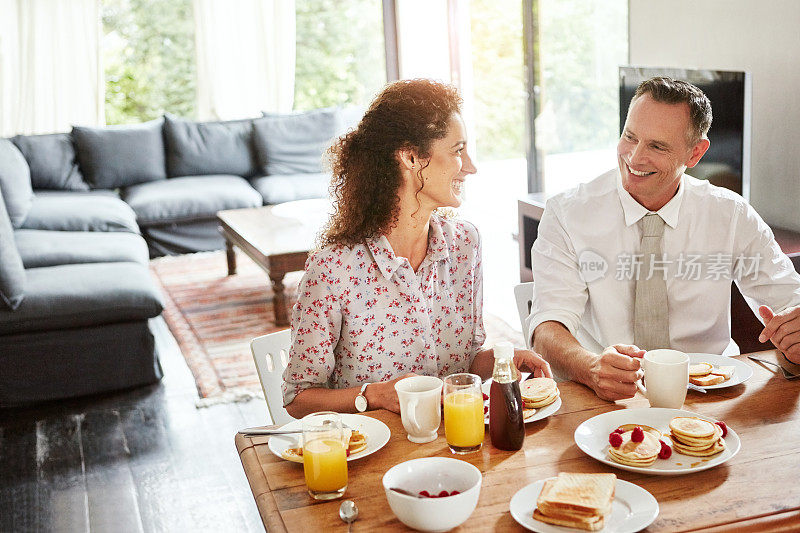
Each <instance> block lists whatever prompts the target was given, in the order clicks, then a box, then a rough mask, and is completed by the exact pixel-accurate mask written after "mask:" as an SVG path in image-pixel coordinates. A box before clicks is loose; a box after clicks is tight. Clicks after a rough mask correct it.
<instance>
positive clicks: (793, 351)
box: [758, 305, 800, 364]
mask: <svg viewBox="0 0 800 533" xmlns="http://www.w3.org/2000/svg"><path fill="white" fill-rule="evenodd" d="M758 312H759V314H760V315H761V318H763V319H764V331H762V332H761V335H759V336H758V342H767V340H770V341H772V344H774V345H775V347H776V348H777V349H779V350H780V351H781V352H783V355H785V356H786V358H787V359H788V360H789V361H791V362H792V363H798V364H800V306H797V307H790V308H789V309H786V310H784V311H782V312H780V313H778V314H777V315H776V314H775V313H773V312H772V309H770V308H769V307H767V306H766V305H762V306H761V307H759V308H758Z"/></svg>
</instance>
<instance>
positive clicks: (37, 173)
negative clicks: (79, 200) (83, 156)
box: [11, 133, 89, 191]
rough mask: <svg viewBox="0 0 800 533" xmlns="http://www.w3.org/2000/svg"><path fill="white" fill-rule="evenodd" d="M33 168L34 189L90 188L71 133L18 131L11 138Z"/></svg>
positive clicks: (67, 189) (75, 189) (63, 189)
mask: <svg viewBox="0 0 800 533" xmlns="http://www.w3.org/2000/svg"><path fill="white" fill-rule="evenodd" d="M11 140H12V141H13V142H14V144H15V145H16V146H17V148H19V151H20V152H22V155H23V156H25V160H26V161H27V162H28V166H29V167H30V169H31V184H32V185H33V188H34V189H51V190H59V191H88V190H89V185H88V184H87V183H86V182H85V181H83V175H82V174H81V171H80V168H79V167H78V160H77V159H76V157H75V148H74V147H73V146H72V138H71V137H70V135H69V133H55V134H51V135H17V136H16V137H14V138H13V139H11Z"/></svg>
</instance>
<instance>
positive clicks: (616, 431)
mask: <svg viewBox="0 0 800 533" xmlns="http://www.w3.org/2000/svg"><path fill="white" fill-rule="evenodd" d="M614 433H619V434H620V435H622V434H623V433H625V428H623V427H618V428H617V429H615V430H614Z"/></svg>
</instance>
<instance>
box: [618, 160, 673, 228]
mask: <svg viewBox="0 0 800 533" xmlns="http://www.w3.org/2000/svg"><path fill="white" fill-rule="evenodd" d="M684 178H685V176H681V182H680V184H679V185H678V192H677V193H676V194H675V196H673V197H672V198H671V199H670V201H669V202H667V203H666V204H665V205H664V207H662V208H661V209H659V210H658V211H656V213H657V214H658V215H659V216H660V217H661V218H662V219H663V220H664V222H665V223H666V224H667V225H668V226H669V227H670V228H673V229H675V227H676V226H677V225H678V214H679V213H680V210H681V203H682V202H683V189H684V188H685V187H684V183H683V182H684ZM617 192H618V193H619V200H620V202H621V203H622V212H623V213H624V214H625V225H626V226H630V225H632V224H636V223H637V222H639V220H641V219H642V217H644V216H645V215H646V214H648V213H650V212H651V211H649V210H648V209H647V208H646V207H645V206H643V205H642V204H640V203H639V202H637V201H636V200H634V199H633V196H631V195H630V193H629V192H628V191H626V190H625V188H624V187H623V186H622V176H621V175H620V173H619V172H617Z"/></svg>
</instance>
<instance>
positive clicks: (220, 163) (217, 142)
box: [164, 115, 258, 178]
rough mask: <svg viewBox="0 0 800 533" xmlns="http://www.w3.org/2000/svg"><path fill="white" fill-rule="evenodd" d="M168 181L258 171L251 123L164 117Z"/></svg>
mask: <svg viewBox="0 0 800 533" xmlns="http://www.w3.org/2000/svg"><path fill="white" fill-rule="evenodd" d="M164 120H165V122H164V137H165V140H166V146H167V170H168V173H169V177H170V178H176V177H180V176H208V175H212V174H233V175H235V176H242V177H245V178H247V177H250V176H254V175H255V174H256V173H257V172H258V167H257V165H256V160H255V159H256V158H255V154H254V153H253V121H252V120H251V119H244V120H230V121H226V122H193V121H189V120H183V119H181V118H178V117H175V116H172V115H165V116H164Z"/></svg>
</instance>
